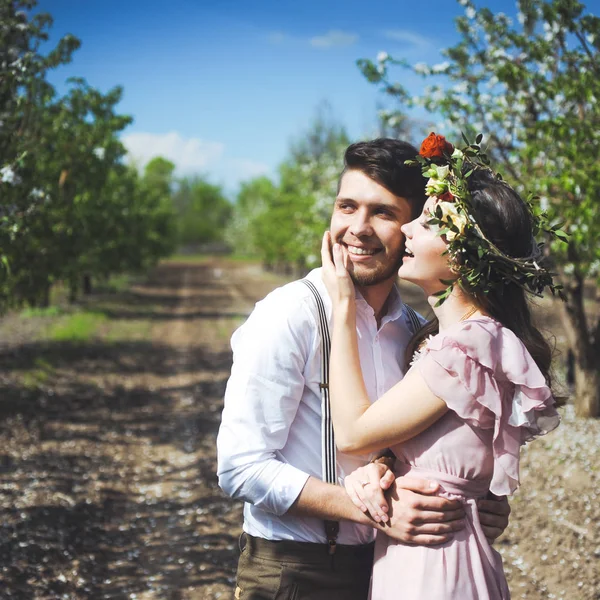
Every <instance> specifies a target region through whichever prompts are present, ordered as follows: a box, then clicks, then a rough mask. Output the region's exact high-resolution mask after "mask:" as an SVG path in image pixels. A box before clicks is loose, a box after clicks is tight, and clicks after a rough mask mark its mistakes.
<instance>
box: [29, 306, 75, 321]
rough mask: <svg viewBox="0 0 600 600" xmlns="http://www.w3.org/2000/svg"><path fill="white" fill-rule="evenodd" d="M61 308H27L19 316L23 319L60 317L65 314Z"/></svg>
mask: <svg viewBox="0 0 600 600" xmlns="http://www.w3.org/2000/svg"><path fill="white" fill-rule="evenodd" d="M63 312H64V311H63V310H62V308H61V307H60V306H47V307H46V308H25V309H23V310H22V311H21V312H20V313H19V316H20V317H22V318H23V319H32V318H35V317H58V316H59V315H62V314H63Z"/></svg>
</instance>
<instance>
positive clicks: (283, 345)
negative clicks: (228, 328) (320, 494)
mask: <svg viewBox="0 0 600 600" xmlns="http://www.w3.org/2000/svg"><path fill="white" fill-rule="evenodd" d="M286 287H287V286H286ZM315 327H316V325H315V321H314V317H313V316H312V314H311V313H310V311H309V309H308V306H307V303H306V302H305V300H304V297H303V295H302V294H297V296H294V297H292V296H291V295H290V294H289V290H288V291H287V293H286V290H285V288H281V289H279V290H275V292H272V293H271V294H269V296H267V297H266V298H265V299H264V300H263V301H261V302H259V303H258V304H257V305H256V308H255V309H254V311H253V312H252V314H251V315H250V317H249V318H248V320H247V321H246V323H245V324H244V325H242V327H240V328H239V329H238V330H237V331H236V332H235V333H234V335H233V337H232V348H233V367H232V370H231V376H230V378H229V381H228V383H227V389H226V392H225V406H224V410H223V416H222V421H221V426H220V429H219V434H218V437H217V451H218V471H217V474H218V477H219V485H220V487H221V488H222V489H223V491H224V492H225V493H227V494H228V495H230V496H232V497H233V498H238V499H242V500H244V501H246V502H250V503H251V504H253V505H255V506H256V507H258V508H261V509H263V510H266V511H268V512H272V513H274V514H276V515H282V514H284V513H285V512H287V510H288V509H289V508H290V506H291V505H292V504H293V503H294V501H295V500H296V498H297V497H298V495H299V494H300V492H301V491H302V488H303V487H304V485H305V483H306V480H307V479H308V477H309V475H308V474H307V473H305V472H303V471H301V470H300V469H297V468H296V467H294V466H292V465H290V464H288V463H285V462H283V461H281V460H279V459H278V450H281V449H282V448H283V447H284V446H285V443H286V441H287V438H288V434H289V430H290V426H291V424H292V422H293V420H294V418H295V416H296V412H297V410H298V406H299V404H300V401H301V399H302V394H303V391H304V374H303V373H304V368H305V365H306V362H307V360H308V355H309V352H310V349H311V348H312V345H313V344H314V337H315V334H316V330H315Z"/></svg>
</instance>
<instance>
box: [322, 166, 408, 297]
mask: <svg viewBox="0 0 600 600" xmlns="http://www.w3.org/2000/svg"><path fill="white" fill-rule="evenodd" d="M410 214H411V210H410V205H409V203H408V200H406V198H400V197H398V196H394V194H392V192H390V191H389V190H387V189H385V188H384V187H383V186H381V185H379V184H378V183H376V182H375V181H373V180H372V179H370V178H369V177H367V176H366V175H365V174H364V173H363V172H362V171H346V173H344V175H343V177H342V180H341V183H340V190H339V192H338V195H337V198H336V200H335V205H334V207H333V214H332V216H331V226H330V230H331V238H332V241H333V242H338V243H340V244H342V245H344V246H346V247H347V248H348V254H349V256H350V260H351V261H352V267H353V268H352V269H351V274H352V279H353V280H354V282H355V283H356V284H357V285H359V286H371V285H376V284H378V283H382V282H384V281H387V280H389V279H391V278H394V277H396V274H397V271H398V268H399V267H400V265H401V264H402V255H403V252H404V234H403V233H402V231H400V228H401V227H402V225H404V223H407V222H408V221H410V219H411V217H410Z"/></svg>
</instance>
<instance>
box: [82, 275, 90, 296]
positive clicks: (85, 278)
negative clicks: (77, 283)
mask: <svg viewBox="0 0 600 600" xmlns="http://www.w3.org/2000/svg"><path fill="white" fill-rule="evenodd" d="M82 287H83V293H84V294H85V295H86V296H89V295H90V294H91V293H92V277H91V275H88V274H86V275H84V276H83V280H82Z"/></svg>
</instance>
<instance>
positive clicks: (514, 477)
mask: <svg viewBox="0 0 600 600" xmlns="http://www.w3.org/2000/svg"><path fill="white" fill-rule="evenodd" d="M415 367H416V368H418V369H419V371H420V373H421V375H422V376H423V378H424V379H425V381H426V383H427V385H428V387H429V388H430V389H431V391H432V392H433V393H434V394H435V395H436V396H438V397H439V398H441V399H442V400H444V402H446V404H447V405H448V408H449V409H450V410H453V411H454V412H455V413H456V414H457V415H458V416H459V417H461V418H462V419H464V420H465V421H467V422H468V423H469V424H471V425H472V426H475V427H480V428H482V429H493V430H494V434H493V448H492V450H493V456H494V470H493V475H492V481H491V483H490V491H491V492H493V493H494V494H497V495H499V496H503V495H507V494H511V493H512V492H514V491H515V489H516V488H517V487H518V485H519V448H520V446H521V445H522V444H524V443H525V442H528V441H530V440H532V439H533V438H535V437H537V436H540V435H544V434H546V433H548V432H549V431H552V430H553V429H555V428H556V427H557V426H558V423H559V420H560V418H559V416H558V413H557V411H556V406H555V401H554V398H553V397H552V393H551V391H550V389H549V388H548V386H547V385H546V381H545V379H544V376H543V374H542V372H541V371H540V369H539V368H538V366H537V365H536V363H535V361H534V360H533V358H532V357H531V355H530V354H529V352H528V351H527V349H526V348H525V345H524V344H523V342H521V340H519V338H518V337H517V336H516V335H515V334H514V333H513V332H512V331H511V330H510V329H507V328H505V327H503V326H502V325H500V323H498V322H496V321H494V320H493V319H490V318H482V319H473V320H467V321H463V322H461V323H459V324H457V325H456V326H454V327H451V328H449V329H448V330H446V331H444V332H442V333H440V334H438V335H437V336H435V337H434V338H431V339H430V340H429V342H428V343H427V346H426V347H425V349H424V350H423V351H422V352H421V355H420V357H419V359H418V360H417V362H416V363H415Z"/></svg>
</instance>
